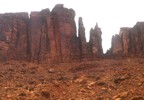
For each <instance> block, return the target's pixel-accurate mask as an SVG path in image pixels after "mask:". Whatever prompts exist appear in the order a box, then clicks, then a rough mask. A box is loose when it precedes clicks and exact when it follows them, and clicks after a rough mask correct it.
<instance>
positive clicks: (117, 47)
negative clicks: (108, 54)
mask: <svg viewBox="0 0 144 100" xmlns="http://www.w3.org/2000/svg"><path fill="white" fill-rule="evenodd" d="M122 51H123V47H122V42H121V38H120V36H119V35H117V34H116V35H114V36H113V37H112V53H113V54H117V53H122Z"/></svg>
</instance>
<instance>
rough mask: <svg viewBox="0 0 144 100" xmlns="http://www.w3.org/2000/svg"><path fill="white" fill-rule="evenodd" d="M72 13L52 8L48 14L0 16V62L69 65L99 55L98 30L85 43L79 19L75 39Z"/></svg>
mask: <svg viewBox="0 0 144 100" xmlns="http://www.w3.org/2000/svg"><path fill="white" fill-rule="evenodd" d="M74 18H75V12H74V10H73V9H68V8H65V7H63V5H62V4H58V5H56V6H55V7H54V8H53V10H52V11H51V12H50V10H49V9H44V10H42V11H40V12H31V14H30V18H29V17H28V13H9V14H1V15H0V60H4V61H5V60H7V59H14V60H17V59H19V60H24V59H26V60H29V61H36V62H47V63H49V62H51V63H55V62H73V61H80V60H84V59H85V60H90V59H93V57H94V56H95V57H96V55H102V54H103V50H102V44H101V42H102V39H101V34H102V32H101V29H100V28H99V27H98V25H96V27H95V28H94V29H92V30H91V33H90V42H88V43H87V42H86V38H85V28H84V25H83V22H82V18H79V31H78V37H77V35H76V24H75V20H74Z"/></svg>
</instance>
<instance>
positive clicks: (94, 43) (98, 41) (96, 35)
mask: <svg viewBox="0 0 144 100" xmlns="http://www.w3.org/2000/svg"><path fill="white" fill-rule="evenodd" d="M101 34H102V32H101V29H100V28H99V27H98V24H96V26H95V28H94V29H91V30H90V45H91V51H92V54H93V55H102V54H103V49H102V38H101Z"/></svg>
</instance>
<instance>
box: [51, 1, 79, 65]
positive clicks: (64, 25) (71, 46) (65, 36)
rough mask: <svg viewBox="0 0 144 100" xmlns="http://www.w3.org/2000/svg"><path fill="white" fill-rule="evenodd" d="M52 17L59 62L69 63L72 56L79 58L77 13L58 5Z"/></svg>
mask: <svg viewBox="0 0 144 100" xmlns="http://www.w3.org/2000/svg"><path fill="white" fill-rule="evenodd" d="M52 16H53V24H54V35H55V40H56V50H57V51H56V52H57V58H58V61H59V62H69V61H70V59H71V57H72V56H76V55H77V56H79V48H78V43H77V36H76V25H75V21H74V17H75V12H74V10H72V9H67V8H64V7H63V5H61V4H58V5H56V6H55V7H54V9H53V10H52Z"/></svg>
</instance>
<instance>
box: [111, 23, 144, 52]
mask: <svg viewBox="0 0 144 100" xmlns="http://www.w3.org/2000/svg"><path fill="white" fill-rule="evenodd" d="M143 50H144V22H138V23H137V24H136V25H135V26H134V27H133V28H121V30H120V33H119V35H115V36H113V38H112V47H111V52H112V54H119V53H121V54H123V55H128V54H142V53H143Z"/></svg>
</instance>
